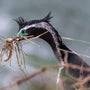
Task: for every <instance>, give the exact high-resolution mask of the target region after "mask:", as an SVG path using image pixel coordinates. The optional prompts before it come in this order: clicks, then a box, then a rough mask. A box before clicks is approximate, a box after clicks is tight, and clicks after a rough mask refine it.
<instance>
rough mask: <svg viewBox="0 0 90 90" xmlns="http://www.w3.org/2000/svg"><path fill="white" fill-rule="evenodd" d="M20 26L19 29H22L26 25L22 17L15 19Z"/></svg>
mask: <svg viewBox="0 0 90 90" xmlns="http://www.w3.org/2000/svg"><path fill="white" fill-rule="evenodd" d="M14 20H15V21H16V22H17V23H18V25H19V28H22V27H24V26H25V25H26V20H25V19H24V18H22V17H19V18H18V19H14Z"/></svg>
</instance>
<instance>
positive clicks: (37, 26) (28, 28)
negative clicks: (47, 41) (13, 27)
mask: <svg viewBox="0 0 90 90" xmlns="http://www.w3.org/2000/svg"><path fill="white" fill-rule="evenodd" d="M50 14H51V13H49V14H48V15H47V16H46V17H45V18H43V19H40V20H31V21H26V20H24V19H23V18H22V17H19V19H17V20H16V22H17V23H18V24H19V31H18V33H17V36H18V37H21V36H30V35H33V37H35V36H38V35H40V34H42V33H44V32H45V31H48V30H50V28H51V25H50V23H49V21H50V19H51V18H52V17H51V16H50Z"/></svg>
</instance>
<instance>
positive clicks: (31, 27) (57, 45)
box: [16, 13, 90, 90]
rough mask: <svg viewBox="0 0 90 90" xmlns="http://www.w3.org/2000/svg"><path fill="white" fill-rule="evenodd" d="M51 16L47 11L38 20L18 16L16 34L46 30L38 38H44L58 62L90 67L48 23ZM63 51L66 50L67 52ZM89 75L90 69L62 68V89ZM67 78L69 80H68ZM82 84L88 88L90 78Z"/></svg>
mask: <svg viewBox="0 0 90 90" xmlns="http://www.w3.org/2000/svg"><path fill="white" fill-rule="evenodd" d="M51 18H52V17H51V13H49V14H48V15H47V16H46V17H45V18H43V19H40V20H31V21H26V20H24V19H23V18H22V17H19V19H17V20H16V22H17V23H18V24H19V31H18V34H17V36H18V37H20V36H30V35H33V37H36V36H38V35H40V34H42V33H44V32H46V31H48V32H47V33H46V34H44V35H42V36H40V38H41V39H43V40H45V41H46V42H47V43H48V44H49V45H50V46H51V48H52V50H53V52H54V54H55V56H56V58H57V60H58V63H60V64H66V63H68V64H74V65H77V66H83V67H84V68H89V69H90V66H89V64H87V63H86V62H85V61H84V60H83V59H82V58H81V57H80V56H78V55H77V54H76V53H75V52H73V51H72V50H70V49H69V48H68V47H67V46H66V45H65V44H64V43H63V41H62V38H61V36H60V35H59V33H58V32H57V30H56V29H55V28H54V27H53V26H52V25H51V24H50V19H51ZM65 51H67V53H66V52H65ZM66 55H67V60H66V59H65V58H66ZM67 72H68V74H67ZM89 75H90V71H85V70H82V71H81V70H79V69H73V68H68V69H67V68H63V69H62V70H61V73H60V78H61V80H63V79H65V80H63V81H62V85H63V89H64V90H75V88H74V87H72V85H73V83H75V82H76V81H77V80H79V79H80V78H81V77H82V80H83V79H84V78H85V77H88V76H89ZM70 77H71V78H70ZM72 77H73V79H72ZM68 78H69V79H70V80H68ZM84 86H85V87H87V88H89V87H90V80H88V81H87V82H86V83H85V85H84ZM77 88H78V87H77ZM85 90H86V89H85Z"/></svg>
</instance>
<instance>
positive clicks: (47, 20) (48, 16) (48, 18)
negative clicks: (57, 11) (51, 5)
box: [42, 12, 53, 22]
mask: <svg viewBox="0 0 90 90" xmlns="http://www.w3.org/2000/svg"><path fill="white" fill-rule="evenodd" d="M51 18H53V16H51V12H49V13H48V15H47V16H46V17H45V18H43V19H42V21H45V22H50V19H51Z"/></svg>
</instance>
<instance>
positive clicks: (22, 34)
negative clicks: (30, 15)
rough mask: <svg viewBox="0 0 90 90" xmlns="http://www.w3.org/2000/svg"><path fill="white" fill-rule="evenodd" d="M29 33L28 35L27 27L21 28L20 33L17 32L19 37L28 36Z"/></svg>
mask: <svg viewBox="0 0 90 90" xmlns="http://www.w3.org/2000/svg"><path fill="white" fill-rule="evenodd" d="M27 35H28V33H26V30H25V29H21V30H20V31H19V33H18V34H17V36H18V37H20V36H27Z"/></svg>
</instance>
